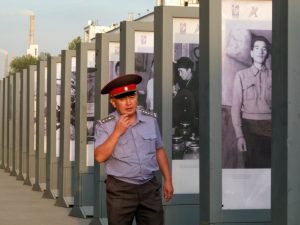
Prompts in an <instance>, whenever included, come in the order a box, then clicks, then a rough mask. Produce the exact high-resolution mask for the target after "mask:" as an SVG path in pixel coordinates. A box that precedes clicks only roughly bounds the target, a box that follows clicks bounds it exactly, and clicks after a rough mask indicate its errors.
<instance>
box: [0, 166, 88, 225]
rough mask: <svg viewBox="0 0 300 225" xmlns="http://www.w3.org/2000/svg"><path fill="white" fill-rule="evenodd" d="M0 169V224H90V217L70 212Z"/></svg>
mask: <svg viewBox="0 0 300 225" xmlns="http://www.w3.org/2000/svg"><path fill="white" fill-rule="evenodd" d="M31 188H32V187H31V186H27V185H23V182H22V181H17V180H16V177H14V176H10V175H9V173H5V172H4V170H3V169H0V225H88V224H89V223H90V221H91V219H80V218H75V217H71V216H68V214H69V211H70V209H68V208H62V207H57V206H55V205H54V203H55V201H54V200H53V199H44V198H42V192H36V191H32V190H31Z"/></svg>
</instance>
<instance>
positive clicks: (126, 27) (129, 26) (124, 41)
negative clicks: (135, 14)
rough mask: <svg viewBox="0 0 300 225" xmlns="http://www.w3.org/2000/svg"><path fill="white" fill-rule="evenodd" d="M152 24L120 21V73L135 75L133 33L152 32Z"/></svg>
mask: <svg viewBox="0 0 300 225" xmlns="http://www.w3.org/2000/svg"><path fill="white" fill-rule="evenodd" d="M153 26H154V24H153V22H145V21H122V22H121V24H120V29H121V31H122V32H121V33H120V73H121V74H126V73H135V56H134V53H135V52H134V47H135V32H136V31H146V32H151V31H152V32H153Z"/></svg>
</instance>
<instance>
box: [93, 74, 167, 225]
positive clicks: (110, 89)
mask: <svg viewBox="0 0 300 225" xmlns="http://www.w3.org/2000/svg"><path fill="white" fill-rule="evenodd" d="M141 80H142V78H141V76H139V75H136V74H128V75H122V76H119V77H118V78H116V79H114V80H112V81H110V82H109V83H108V84H107V85H106V86H105V87H104V88H103V89H102V90H101V94H109V96H110V103H111V104H112V106H113V107H114V108H115V109H116V110H115V111H114V112H113V113H111V114H110V115H109V116H108V117H107V118H104V119H102V120H100V121H97V122H96V125H95V138H96V143H95V146H96V148H95V159H96V160H97V161H98V162H100V163H102V162H104V163H105V169H106V173H107V180H106V203H107V216H108V223H109V225H131V224H132V221H133V219H134V217H135V219H136V222H137V224H138V225H144V224H148V225H160V224H163V208H162V199H161V194H160V184H159V182H158V181H157V180H156V178H155V176H154V173H155V171H157V170H158V169H160V170H161V172H162V174H163V176H164V185H163V194H164V199H165V200H166V201H169V200H170V199H171V198H172V195H173V185H172V177H171V173H170V169H169V163H168V159H167V155H166V152H165V150H164V148H163V143H162V140H161V136H160V132H159V127H158V123H157V120H156V115H155V114H154V113H150V112H147V111H145V110H142V109H138V108H137V105H138V99H137V94H136V91H137V84H138V83H140V82H141Z"/></svg>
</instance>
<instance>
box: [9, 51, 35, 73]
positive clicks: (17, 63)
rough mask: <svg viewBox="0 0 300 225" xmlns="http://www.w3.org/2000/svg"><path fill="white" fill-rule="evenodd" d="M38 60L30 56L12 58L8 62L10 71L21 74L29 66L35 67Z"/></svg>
mask: <svg viewBox="0 0 300 225" xmlns="http://www.w3.org/2000/svg"><path fill="white" fill-rule="evenodd" d="M37 61H38V59H37V58H35V57H33V56H32V55H23V56H18V57H16V58H14V59H13V60H12V61H11V62H10V70H11V72H12V73H16V72H21V71H22V70H23V69H26V68H27V67H28V66H29V65H36V64H37Z"/></svg>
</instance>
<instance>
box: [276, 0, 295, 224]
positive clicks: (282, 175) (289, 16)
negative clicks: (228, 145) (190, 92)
mask: <svg viewBox="0 0 300 225" xmlns="http://www.w3.org/2000/svg"><path fill="white" fill-rule="evenodd" d="M299 13H300V2H299V1H297V0H289V1H285V0H277V1H273V43H276V45H273V46H272V61H273V62H272V73H273V74H272V78H273V80H272V83H273V84H272V88H273V93H272V94H273V95H272V99H273V100H272V102H273V108H272V109H273V112H272V113H273V114H272V118H273V124H272V127H273V133H272V135H273V139H272V146H273V147H272V194H271V197H272V198H271V199H272V203H271V206H272V213H271V221H272V225H281V224H286V225H294V224H298V223H299V221H300V214H299V210H298V209H299V207H300V199H299V197H300V195H299V189H300V179H299V158H300V151H299V146H300V139H299V130H300V118H299V115H300V110H299V109H300V103H299V95H300V88H299V82H300V80H299V73H300V71H299V58H300V48H299V38H300V32H299Z"/></svg>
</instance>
